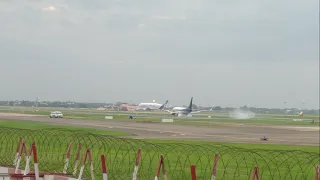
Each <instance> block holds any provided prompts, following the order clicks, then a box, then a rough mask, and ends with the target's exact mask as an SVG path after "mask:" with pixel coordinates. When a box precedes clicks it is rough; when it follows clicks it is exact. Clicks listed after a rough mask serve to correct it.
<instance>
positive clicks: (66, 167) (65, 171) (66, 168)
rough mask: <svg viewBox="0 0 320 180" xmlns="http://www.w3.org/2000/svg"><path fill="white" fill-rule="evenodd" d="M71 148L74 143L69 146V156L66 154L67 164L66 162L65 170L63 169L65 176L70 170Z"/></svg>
mask: <svg viewBox="0 0 320 180" xmlns="http://www.w3.org/2000/svg"><path fill="white" fill-rule="evenodd" d="M71 147H72V142H70V144H69V146H68V150H67V154H66V162H65V164H64V168H63V174H66V173H67V170H68V165H69V159H70V152H71Z"/></svg>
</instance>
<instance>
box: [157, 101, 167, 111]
mask: <svg viewBox="0 0 320 180" xmlns="http://www.w3.org/2000/svg"><path fill="white" fill-rule="evenodd" d="M167 104H168V100H167V101H166V102H165V103H164V104H162V106H160V108H159V109H160V110H163V109H164V107H166V105H167Z"/></svg>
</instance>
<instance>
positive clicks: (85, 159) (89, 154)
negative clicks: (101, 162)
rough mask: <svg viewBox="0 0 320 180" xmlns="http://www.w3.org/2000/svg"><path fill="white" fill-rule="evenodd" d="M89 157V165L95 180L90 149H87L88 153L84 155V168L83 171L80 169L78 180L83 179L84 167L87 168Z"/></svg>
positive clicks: (92, 177) (82, 167)
mask: <svg viewBox="0 0 320 180" xmlns="http://www.w3.org/2000/svg"><path fill="white" fill-rule="evenodd" d="M88 156H89V157H88ZM87 157H88V159H89V163H90V172H91V179H92V180H94V174H93V163H92V157H91V151H90V149H89V148H87V151H86V152H85V154H84V157H83V161H82V166H81V169H80V172H79V177H78V180H81V177H82V174H83V170H84V166H85V164H86V161H87Z"/></svg>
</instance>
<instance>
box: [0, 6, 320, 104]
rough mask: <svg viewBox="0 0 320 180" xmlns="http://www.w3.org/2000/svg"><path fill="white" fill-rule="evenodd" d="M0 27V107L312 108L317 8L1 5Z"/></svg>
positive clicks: (314, 100)
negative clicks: (23, 103)
mask: <svg viewBox="0 0 320 180" xmlns="http://www.w3.org/2000/svg"><path fill="white" fill-rule="evenodd" d="M0 23H1V28H0V62H1V65H0V82H1V90H0V92H1V93H0V99H1V100H12V99H19V100H23V99H24V100H35V99H36V97H37V96H39V98H40V100H74V101H84V102H115V101H134V102H136V103H139V102H142V101H143V102H151V101H152V100H154V99H155V100H156V101H158V102H161V103H163V102H164V101H165V100H167V99H168V100H169V101H170V104H172V105H185V104H188V103H189V101H190V98H191V96H193V97H194V103H195V104H198V105H199V104H200V105H217V106H218V105H219V106H224V107H225V106H233V107H235V106H242V105H250V106H256V107H297V108H302V107H304V108H319V2H318V0H305V1H303V0H281V1H279V0H260V1H256V0H243V1H236V0H232V1H231V0H225V1H217V0H174V1H173V0H134V1H133V0H93V1H89V0H52V1H46V0H0ZM284 101H287V102H288V103H287V104H284V103H283V102H284ZM302 102H304V104H303V103H302Z"/></svg>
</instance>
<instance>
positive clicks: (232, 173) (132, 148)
mask: <svg viewBox="0 0 320 180" xmlns="http://www.w3.org/2000/svg"><path fill="white" fill-rule="evenodd" d="M0 134H1V136H0V144H1V149H0V165H10V164H11V163H12V160H13V159H14V154H15V149H16V146H17V141H18V138H19V137H22V138H23V139H24V140H26V142H27V145H30V143H31V142H32V141H35V142H36V145H37V151H38V156H39V167H40V170H41V171H58V172H59V171H60V172H61V171H62V169H63V164H64V160H65V157H64V156H65V153H66V149H67V146H68V143H69V142H70V141H72V142H73V145H74V147H73V149H72V151H71V159H70V166H69V169H68V172H69V173H71V172H72V170H73V166H74V162H75V154H76V151H77V148H76V146H77V145H78V144H79V143H81V144H82V145H83V147H90V148H91V151H92V157H93V163H94V172H95V177H96V179H101V176H102V175H101V163H100V159H99V158H100V155H101V154H105V155H106V157H107V167H108V171H109V177H110V178H112V179H131V178H132V172H133V168H134V162H135V157H136V153H137V150H138V149H139V148H141V149H142V161H141V164H140V168H139V173H138V178H139V179H152V178H154V174H155V172H156V169H157V164H158V162H159V156H160V155H163V156H164V157H165V166H166V170H167V172H168V176H169V179H190V165H191V164H194V165H195V166H196V168H197V176H198V179H209V178H210V175H211V173H210V171H211V168H212V161H213V157H214V155H215V154H219V155H220V159H219V162H218V168H217V179H240V180H247V179H249V178H250V174H251V173H252V170H253V167H254V166H255V165H256V164H258V165H259V167H260V170H259V171H260V172H261V173H262V179H284V178H286V179H305V178H306V179H311V178H312V176H313V175H314V166H315V164H317V163H319V157H318V156H319V154H317V153H312V152H300V151H274V150H264V149H262V148H257V147H254V146H250V147H245V148H244V147H235V146H231V145H230V144H229V145H225V144H221V143H220V144H219V143H202V142H200V143H199V142H197V143H196V142H191V141H184V142H181V141H180V142H179V141H157V140H152V141H149V142H148V141H138V140H129V139H119V138H114V137H102V136H97V135H93V134H86V133H83V132H79V131H77V132H70V131H65V130H63V129H52V130H50V129H45V130H41V131H30V130H25V129H3V128H0ZM238 146H241V145H238ZM243 146H245V145H244V144H243ZM27 147H29V146H27ZM269 147H271V146H269ZM83 155H84V149H82V153H81V157H83ZM81 159H82V158H81ZM23 164H25V162H24V159H23V161H22V162H21V165H23ZM87 165H88V164H87ZM31 169H32V167H31ZM77 174H78V173H77ZM84 176H85V177H89V176H90V174H89V171H88V166H86V168H85V172H84Z"/></svg>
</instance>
